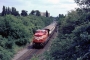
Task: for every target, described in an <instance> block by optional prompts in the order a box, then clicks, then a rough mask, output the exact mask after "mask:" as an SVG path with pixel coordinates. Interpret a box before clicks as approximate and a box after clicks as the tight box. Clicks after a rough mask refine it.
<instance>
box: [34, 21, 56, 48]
mask: <svg viewBox="0 0 90 60" xmlns="http://www.w3.org/2000/svg"><path fill="white" fill-rule="evenodd" d="M55 27H56V22H53V23H51V24H50V25H49V26H47V27H45V28H44V29H41V30H36V32H35V34H34V37H33V47H36V46H38V47H40V46H42V47H44V46H45V44H46V43H47V42H48V40H49V39H48V38H49V37H50V35H51V34H52V33H53V31H54V30H55Z"/></svg>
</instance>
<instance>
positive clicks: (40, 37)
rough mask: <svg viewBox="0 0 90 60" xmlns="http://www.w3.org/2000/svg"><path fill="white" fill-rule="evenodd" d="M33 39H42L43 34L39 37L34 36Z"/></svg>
mask: <svg viewBox="0 0 90 60" xmlns="http://www.w3.org/2000/svg"><path fill="white" fill-rule="evenodd" d="M35 39H37V40H40V39H43V36H40V37H37V36H35Z"/></svg>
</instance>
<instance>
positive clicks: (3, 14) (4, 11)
mask: <svg viewBox="0 0 90 60" xmlns="http://www.w3.org/2000/svg"><path fill="white" fill-rule="evenodd" d="M5 15H6V9H5V6H3V9H2V16H5Z"/></svg>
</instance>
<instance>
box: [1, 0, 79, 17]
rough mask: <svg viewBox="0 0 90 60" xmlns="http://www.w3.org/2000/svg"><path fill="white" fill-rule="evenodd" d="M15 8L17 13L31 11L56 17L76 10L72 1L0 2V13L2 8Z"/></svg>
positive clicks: (13, 0) (30, 0)
mask: <svg viewBox="0 0 90 60" xmlns="http://www.w3.org/2000/svg"><path fill="white" fill-rule="evenodd" d="M3 5H4V6H6V7H10V8H11V7H15V8H16V9H17V11H19V13H21V10H26V11H28V13H30V12H31V11H32V10H39V11H40V12H46V10H47V11H48V12H49V13H50V15H51V16H54V17H56V16H58V15H59V14H64V15H65V14H67V12H68V11H70V10H74V9H75V8H77V7H78V6H77V4H76V3H75V2H74V0H0V12H2V7H3Z"/></svg>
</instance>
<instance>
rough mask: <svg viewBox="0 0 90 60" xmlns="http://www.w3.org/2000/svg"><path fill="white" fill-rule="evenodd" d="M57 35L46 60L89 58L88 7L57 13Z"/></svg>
mask: <svg viewBox="0 0 90 60" xmlns="http://www.w3.org/2000/svg"><path fill="white" fill-rule="evenodd" d="M58 20H59V24H58V25H59V29H58V32H59V35H58V37H57V39H55V41H54V42H53V44H52V45H51V49H50V51H49V52H47V53H46V60H90V8H77V9H76V10H72V11H70V12H68V14H67V15H66V16H64V15H59V18H58Z"/></svg>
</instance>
